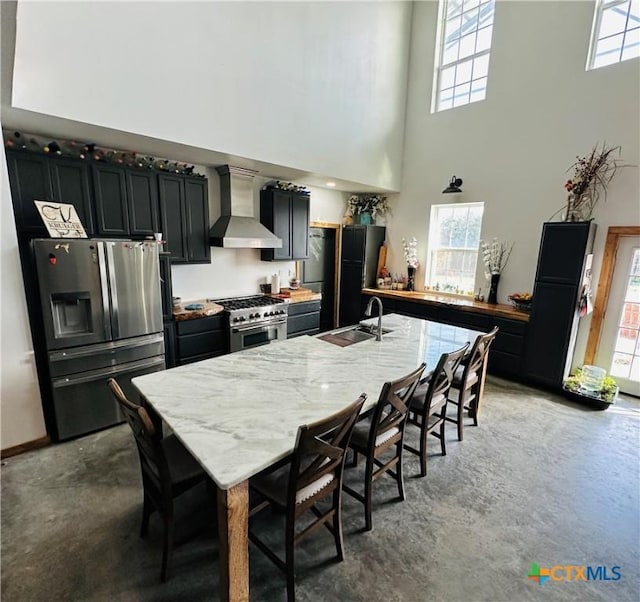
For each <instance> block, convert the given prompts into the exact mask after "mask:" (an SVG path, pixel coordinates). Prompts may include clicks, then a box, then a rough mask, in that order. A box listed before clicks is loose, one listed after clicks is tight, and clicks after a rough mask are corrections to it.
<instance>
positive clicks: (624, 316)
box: [598, 237, 640, 396]
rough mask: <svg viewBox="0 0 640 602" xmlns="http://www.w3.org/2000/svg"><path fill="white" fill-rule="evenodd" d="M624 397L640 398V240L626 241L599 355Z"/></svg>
mask: <svg viewBox="0 0 640 602" xmlns="http://www.w3.org/2000/svg"><path fill="white" fill-rule="evenodd" d="M598 361H599V364H598V365H600V366H603V367H605V368H606V369H607V371H608V372H609V374H610V375H611V376H612V377H613V378H614V379H615V380H616V381H617V383H618V385H619V387H620V390H621V391H622V392H624V393H629V394H631V395H636V396H640V239H639V238H638V237H629V238H622V239H621V242H620V244H619V246H618V253H617V257H616V265H615V269H614V274H613V281H612V283H611V289H610V292H609V300H608V303H607V309H606V314H605V320H604V328H603V331H602V339H601V343H600V348H599V352H598Z"/></svg>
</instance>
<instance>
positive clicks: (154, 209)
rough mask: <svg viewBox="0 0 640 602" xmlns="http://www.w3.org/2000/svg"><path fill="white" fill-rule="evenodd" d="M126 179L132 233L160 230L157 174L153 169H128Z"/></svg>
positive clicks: (140, 234) (151, 232)
mask: <svg viewBox="0 0 640 602" xmlns="http://www.w3.org/2000/svg"><path fill="white" fill-rule="evenodd" d="M125 180H126V186H127V205H128V208H129V232H130V234H131V235H132V236H135V235H139V236H149V235H150V234H153V233H154V232H160V218H159V216H158V213H159V211H158V176H157V174H156V173H154V172H151V171H142V170H134V169H127V170H126V172H125Z"/></svg>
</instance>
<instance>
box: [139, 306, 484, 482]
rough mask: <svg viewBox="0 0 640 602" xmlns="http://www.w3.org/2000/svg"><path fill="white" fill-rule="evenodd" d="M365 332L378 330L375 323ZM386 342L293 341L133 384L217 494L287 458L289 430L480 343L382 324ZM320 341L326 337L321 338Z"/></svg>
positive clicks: (445, 330)
mask: <svg viewBox="0 0 640 602" xmlns="http://www.w3.org/2000/svg"><path fill="white" fill-rule="evenodd" d="M365 323H369V324H377V318H373V319H371V320H366V321H365ZM382 324H383V328H389V329H391V330H392V331H393V332H390V333H387V334H385V335H383V340H382V341H380V342H379V341H376V340H375V339H371V340H367V341H362V342H359V343H355V344H353V345H350V346H348V347H339V346H336V345H332V344H331V343H328V342H326V341H322V340H320V339H318V338H316V337H309V336H302V337H298V338H294V339H290V340H288V341H283V342H280V343H274V344H272V345H263V346H261V347H255V348H253V349H247V350H245V351H240V352H237V353H231V354H228V355H223V356H220V357H215V358H211V359H207V360H203V361H201V362H197V363H194V364H188V365H186V366H180V367H178V368H172V369H170V370H165V371H163V372H154V373H152V374H146V375H144V376H139V377H136V378H134V379H133V380H132V382H133V384H134V385H135V387H136V388H137V389H138V390H139V391H140V392H141V393H142V394H143V395H144V396H145V397H146V399H147V400H148V401H149V403H151V405H152V406H153V407H154V408H155V409H156V410H157V411H158V412H159V414H160V415H161V416H162V418H163V419H164V421H165V422H166V423H167V424H168V426H169V427H170V428H171V429H172V430H173V431H174V432H175V434H176V435H177V436H178V437H179V438H180V439H181V441H182V442H183V443H184V444H185V446H186V447H187V448H188V449H189V450H190V451H191V453H192V454H193V455H194V456H195V458H196V459H197V460H198V461H199V462H200V463H201V465H202V466H203V468H204V469H205V470H206V471H207V473H208V474H209V475H210V476H211V477H212V478H213V480H214V481H215V482H216V484H217V485H218V486H219V487H220V488H222V489H228V488H230V487H233V486H234V485H236V484H238V483H240V482H241V481H244V480H246V479H248V478H249V477H251V476H253V475H255V474H257V473H258V472H260V471H261V470H263V469H264V468H267V467H268V466H271V465H272V464H274V463H275V462H277V461H278V460H280V459H282V458H284V457H285V456H287V455H288V454H290V453H291V452H292V451H293V448H294V446H295V441H296V434H297V431H298V426H299V425H301V424H307V423H309V422H314V421H316V420H319V419H321V418H324V417H326V416H328V415H330V414H332V413H333V412H336V411H338V410H340V409H342V408H344V407H345V406H347V405H348V404H349V403H351V402H352V401H355V400H356V399H357V398H358V396H359V395H360V394H361V393H363V392H366V393H367V394H368V399H367V401H366V402H365V405H364V407H363V411H364V410H367V409H369V408H371V407H373V406H374V405H375V403H376V401H377V399H378V395H379V393H380V390H381V388H382V385H383V384H384V383H385V381H388V380H393V379H396V378H400V377H402V376H404V375H406V374H408V373H409V372H411V371H412V370H413V369H414V368H416V367H418V366H419V365H420V364H421V363H422V362H423V361H425V362H426V363H427V370H431V369H433V368H434V367H435V364H436V363H437V361H438V358H439V357H440V355H441V354H442V353H444V352H450V351H453V350H455V349H458V348H459V347H461V346H462V345H464V344H465V343H466V342H467V341H473V340H474V339H475V337H476V336H477V335H478V334H479V333H478V332H476V331H473V330H467V329H464V328H458V327H455V326H448V325H446V324H439V323H436V322H429V321H426V320H420V319H417V318H410V317H407V316H400V315H397V314H389V315H386V316H384V317H383V319H382ZM324 334H326V333H324Z"/></svg>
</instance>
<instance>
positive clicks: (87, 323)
mask: <svg viewBox="0 0 640 602" xmlns="http://www.w3.org/2000/svg"><path fill="white" fill-rule="evenodd" d="M51 313H52V318H53V332H54V336H55V338H56V339H60V338H64V337H69V336H76V335H78V334H90V333H92V332H93V325H92V321H91V297H90V295H89V293H88V292H87V291H84V292H80V293H52V295H51Z"/></svg>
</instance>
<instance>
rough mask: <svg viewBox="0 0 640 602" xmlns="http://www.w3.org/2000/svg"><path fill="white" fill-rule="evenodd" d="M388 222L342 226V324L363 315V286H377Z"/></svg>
mask: <svg viewBox="0 0 640 602" xmlns="http://www.w3.org/2000/svg"><path fill="white" fill-rule="evenodd" d="M385 233H386V229H385V228H384V226H345V227H344V228H342V261H341V264H340V326H347V325H349V324H356V323H357V322H359V321H360V320H361V319H362V301H361V299H362V289H363V288H375V286H376V278H377V277H378V274H376V270H377V268H378V253H379V251H380V247H381V246H382V244H383V243H384V237H385Z"/></svg>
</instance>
